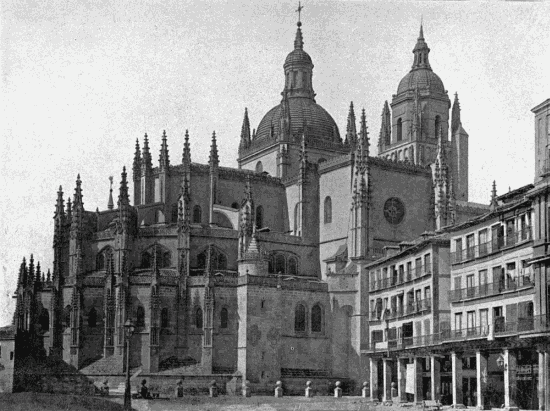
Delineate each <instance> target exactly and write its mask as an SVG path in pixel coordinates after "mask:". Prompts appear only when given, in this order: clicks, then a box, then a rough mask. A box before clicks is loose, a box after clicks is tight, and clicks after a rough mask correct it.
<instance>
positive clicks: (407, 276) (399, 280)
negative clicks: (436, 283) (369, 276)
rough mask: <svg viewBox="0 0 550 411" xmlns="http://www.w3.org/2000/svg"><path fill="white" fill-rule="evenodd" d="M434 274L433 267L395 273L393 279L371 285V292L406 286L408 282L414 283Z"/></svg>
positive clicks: (388, 278)
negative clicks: (413, 281) (401, 285)
mask: <svg viewBox="0 0 550 411" xmlns="http://www.w3.org/2000/svg"><path fill="white" fill-rule="evenodd" d="M431 273H432V267H431V265H427V266H424V265H421V266H419V267H416V268H415V269H413V270H411V271H404V272H401V273H400V272H397V271H395V272H394V273H393V274H392V275H391V277H387V278H382V279H379V280H376V281H374V282H373V283H371V284H370V290H371V291H378V290H383V289H385V288H389V287H394V286H397V285H400V284H404V283H406V282H407V281H412V280H415V279H417V278H421V277H424V276H426V275H430V274H431Z"/></svg>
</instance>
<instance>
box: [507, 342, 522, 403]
mask: <svg viewBox="0 0 550 411" xmlns="http://www.w3.org/2000/svg"><path fill="white" fill-rule="evenodd" d="M517 365H518V362H517V354H516V352H515V351H513V350H510V349H508V348H506V349H505V350H504V408H505V410H506V411H518V410H519V408H518V405H517Z"/></svg>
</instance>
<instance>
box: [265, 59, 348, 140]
mask: <svg viewBox="0 0 550 411" xmlns="http://www.w3.org/2000/svg"><path fill="white" fill-rule="evenodd" d="M291 54H292V53H291ZM306 55H307V54H306ZM308 57H309V56H308ZM288 105H289V109H290V134H291V136H294V135H299V136H301V134H302V132H303V129H304V124H306V125H307V132H306V135H307V136H308V137H312V138H316V139H323V140H325V141H335V142H338V143H339V142H340V133H339V131H338V126H337V125H336V123H335V121H334V119H333V118H332V116H331V115H330V114H329V113H328V112H327V111H326V110H325V109H324V108H323V107H321V106H320V105H319V104H317V103H315V101H313V100H312V99H309V98H289V99H288ZM281 111H282V108H281V105H280V104H278V105H276V106H275V107H273V108H272V109H271V110H269V111H268V112H267V114H266V115H265V116H264V118H263V119H262V121H260V124H259V125H258V129H257V131H256V139H258V140H259V139H264V138H269V136H270V133H271V132H270V130H271V126H272V125H273V133H274V135H275V136H276V135H278V134H279V133H280V131H281Z"/></svg>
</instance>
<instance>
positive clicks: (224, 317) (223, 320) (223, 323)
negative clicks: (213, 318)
mask: <svg viewBox="0 0 550 411" xmlns="http://www.w3.org/2000/svg"><path fill="white" fill-rule="evenodd" d="M228 320H229V313H228V312H227V308H222V310H221V311H220V328H227V323H228Z"/></svg>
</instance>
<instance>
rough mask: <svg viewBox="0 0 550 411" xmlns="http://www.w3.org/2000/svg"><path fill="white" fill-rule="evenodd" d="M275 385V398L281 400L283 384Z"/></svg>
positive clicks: (278, 382) (279, 382)
mask: <svg viewBox="0 0 550 411" xmlns="http://www.w3.org/2000/svg"><path fill="white" fill-rule="evenodd" d="M275 385H276V386H275V398H281V397H282V396H283V383H282V382H281V381H277V384H275Z"/></svg>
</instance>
